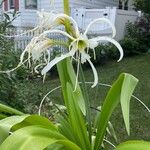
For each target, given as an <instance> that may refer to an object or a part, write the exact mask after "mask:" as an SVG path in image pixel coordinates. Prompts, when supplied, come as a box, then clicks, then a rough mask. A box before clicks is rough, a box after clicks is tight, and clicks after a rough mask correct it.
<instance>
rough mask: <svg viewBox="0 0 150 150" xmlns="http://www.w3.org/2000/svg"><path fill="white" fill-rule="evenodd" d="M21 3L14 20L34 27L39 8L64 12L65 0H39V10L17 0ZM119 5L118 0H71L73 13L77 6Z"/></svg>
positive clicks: (16, 24)
mask: <svg viewBox="0 0 150 150" xmlns="http://www.w3.org/2000/svg"><path fill="white" fill-rule="evenodd" d="M16 1H17V3H18V5H19V11H20V12H21V14H20V17H18V18H17V19H16V20H15V21H14V25H15V26H19V27H20V26H21V27H27V26H28V27H33V26H35V25H36V24H37V21H38V19H37V18H38V17H37V10H39V11H40V10H42V9H44V10H45V11H52V10H55V11H56V12H63V0H55V2H54V3H53V4H51V2H50V0H37V3H38V6H37V10H30V9H25V0H16ZM108 6H109V7H117V6H118V1H117V0H70V7H71V8H70V9H71V13H73V11H74V9H75V8H97V9H104V8H106V7H108ZM5 10H8V0H6V3H5ZM72 15H73V14H72Z"/></svg>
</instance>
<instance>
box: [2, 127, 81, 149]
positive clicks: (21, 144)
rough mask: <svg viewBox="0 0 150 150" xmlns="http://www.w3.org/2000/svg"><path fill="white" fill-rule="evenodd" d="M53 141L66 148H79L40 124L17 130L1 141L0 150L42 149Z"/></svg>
mask: <svg viewBox="0 0 150 150" xmlns="http://www.w3.org/2000/svg"><path fill="white" fill-rule="evenodd" d="M55 143H56V144H62V145H64V146H65V149H66V150H81V149H80V148H79V147H78V146H77V145H75V144H74V143H72V142H71V141H69V140H67V139H66V138H65V137H64V136H63V135H61V134H59V133H58V132H56V131H52V130H49V129H46V128H43V127H40V126H28V127H24V128H21V129H19V130H17V131H16V132H14V133H13V134H12V135H11V136H9V137H8V138H7V139H6V140H5V141H4V142H3V143H2V145H1V146H0V150H43V149H44V148H46V147H48V146H49V145H51V144H55Z"/></svg>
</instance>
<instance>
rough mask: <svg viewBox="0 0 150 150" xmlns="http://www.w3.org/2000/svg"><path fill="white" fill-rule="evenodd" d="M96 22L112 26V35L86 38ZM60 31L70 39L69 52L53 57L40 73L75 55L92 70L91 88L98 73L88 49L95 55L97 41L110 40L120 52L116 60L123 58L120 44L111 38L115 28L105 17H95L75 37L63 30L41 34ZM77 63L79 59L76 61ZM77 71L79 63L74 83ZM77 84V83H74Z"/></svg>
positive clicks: (95, 83) (114, 33) (58, 31)
mask: <svg viewBox="0 0 150 150" xmlns="http://www.w3.org/2000/svg"><path fill="white" fill-rule="evenodd" d="M96 22H105V23H108V24H109V25H110V26H111V28H112V36H111V37H108V36H98V37H96V38H91V39H90V38H88V36H87V33H88V31H89V29H90V28H91V26H92V25H93V24H94V23H96ZM53 32H55V33H60V34H63V35H64V36H67V37H68V38H70V39H71V40H72V42H71V44H70V47H69V52H68V53H66V54H63V55H61V56H60V57H56V58H54V59H53V60H52V61H50V62H49V63H48V64H47V65H46V66H45V67H44V68H43V70H42V72H41V73H42V75H44V74H46V73H47V72H48V71H49V70H50V69H51V68H52V67H53V66H54V65H56V64H57V63H59V62H60V61H62V60H63V59H65V58H67V57H70V56H71V57H73V58H74V57H75V56H76V60H79V59H80V61H81V63H85V62H86V61H87V62H88V63H89V64H90V66H91V68H92V71H93V75H94V82H93V85H92V88H93V87H95V86H96V85H97V83H98V74H97V71H96V69H95V67H94V65H93V63H92V62H91V60H90V55H89V54H88V51H89V49H92V50H93V52H94V57H95V58H96V56H95V48H96V47H97V46H98V45H99V43H100V42H101V41H106V42H110V43H112V44H114V45H115V46H116V47H117V48H118V50H119V52H120V58H119V60H118V61H120V60H121V59H122V58H123V49H122V48H121V46H120V44H119V43H118V42H117V41H115V40H114V39H113V37H115V35H116V29H115V27H114V25H113V24H112V23H111V22H110V21H109V20H108V19H105V18H99V19H95V20H94V21H92V22H91V23H90V24H89V25H88V26H87V28H86V30H85V32H84V34H79V35H78V36H77V37H76V38H74V37H72V36H71V35H69V34H68V33H66V32H64V31H60V30H51V31H46V32H45V33H43V34H48V33H53ZM78 63H79V61H78ZM78 73H79V65H78V67H77V79H76V83H77V80H78ZM76 86H77V84H76ZM75 89H76V87H75Z"/></svg>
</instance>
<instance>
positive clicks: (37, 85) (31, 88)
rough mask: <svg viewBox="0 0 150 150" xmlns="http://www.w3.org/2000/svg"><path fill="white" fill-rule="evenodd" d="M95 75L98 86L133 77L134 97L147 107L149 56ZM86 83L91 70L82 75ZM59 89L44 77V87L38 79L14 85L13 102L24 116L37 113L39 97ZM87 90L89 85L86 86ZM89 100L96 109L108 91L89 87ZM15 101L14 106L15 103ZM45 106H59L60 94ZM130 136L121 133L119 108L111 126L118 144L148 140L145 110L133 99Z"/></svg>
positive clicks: (111, 63)
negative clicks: (135, 82) (122, 75)
mask: <svg viewBox="0 0 150 150" xmlns="http://www.w3.org/2000/svg"><path fill="white" fill-rule="evenodd" d="M97 71H98V74H99V82H101V83H107V84H112V83H113V81H114V80H116V79H117V77H118V76H119V74H120V73H122V72H126V73H130V74H132V75H134V76H135V77H137V78H138V79H139V84H138V86H137V88H136V91H135V93H134V95H136V96H137V97H138V98H140V99H141V100H142V101H143V102H144V103H145V104H146V105H147V106H149V107H150V92H149V91H150V55H149V54H147V55H140V56H135V57H129V58H124V59H123V60H122V61H121V62H120V63H117V62H116V61H109V62H107V63H106V64H104V65H103V66H99V67H97ZM84 73H85V78H86V81H93V74H92V73H91V69H90V68H89V69H86V70H85V71H84ZM58 85H59V80H58V78H56V77H55V78H54V77H48V79H47V80H46V82H45V84H44V85H43V84H42V80H41V79H34V80H28V81H24V82H22V83H20V82H18V83H17V95H16V97H17V99H18V100H19V101H20V102H22V105H24V106H25V108H23V109H24V110H25V111H26V112H29V113H37V111H38V106H39V104H40V101H41V99H42V97H43V96H44V95H45V94H46V93H47V92H48V91H49V90H50V89H52V88H54V87H56V86H58ZM88 86H89V85H88ZM88 89H89V96H90V99H91V103H92V104H91V105H92V106H93V107H97V106H99V105H101V104H102V102H103V100H104V98H105V96H106V93H107V92H108V90H109V88H108V87H104V86H98V87H97V88H95V89H91V88H90V86H89V88H88ZM19 101H18V103H19ZM47 101H48V102H50V101H53V102H55V103H63V100H62V95H61V92H60V90H58V91H55V92H54V93H53V94H51V95H50V96H49V99H47ZM48 102H45V107H44V109H42V111H44V112H45V113H44V114H46V116H49V112H50V110H49V108H50V107H49V103H48ZM130 110H131V116H130V120H131V135H130V136H129V137H128V136H127V134H126V131H125V127H124V122H123V119H122V114H121V109H120V106H118V108H117V109H116V110H115V112H114V114H113V116H112V118H111V122H112V123H113V125H114V127H115V130H116V133H117V137H118V139H119V142H120V141H124V140H126V139H143V140H150V115H149V114H148V112H147V111H146V110H145V108H144V107H143V106H142V105H141V104H140V103H139V102H137V101H136V100H135V99H132V101H131V109H130Z"/></svg>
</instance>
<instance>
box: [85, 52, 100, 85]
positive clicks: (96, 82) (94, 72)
mask: <svg viewBox="0 0 150 150" xmlns="http://www.w3.org/2000/svg"><path fill="white" fill-rule="evenodd" d="M82 57H84V59H86V60H87V61H88V62H89V64H90V66H91V68H92V71H93V75H94V83H93V85H92V86H91V87H92V88H94V87H95V86H96V85H97V84H98V74H97V71H96V69H95V66H94V65H93V63H92V62H91V60H90V56H89V55H88V54H86V53H84V52H82Z"/></svg>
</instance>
